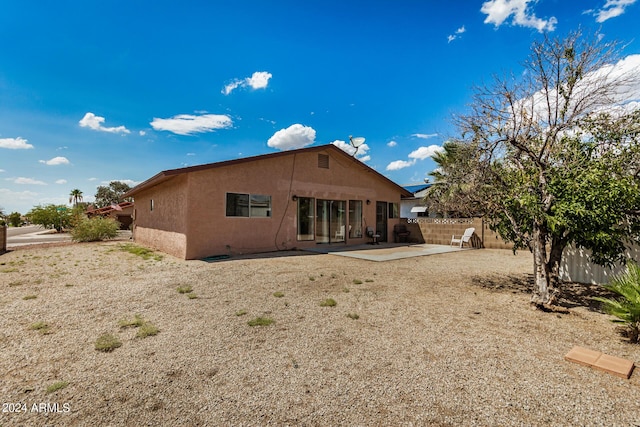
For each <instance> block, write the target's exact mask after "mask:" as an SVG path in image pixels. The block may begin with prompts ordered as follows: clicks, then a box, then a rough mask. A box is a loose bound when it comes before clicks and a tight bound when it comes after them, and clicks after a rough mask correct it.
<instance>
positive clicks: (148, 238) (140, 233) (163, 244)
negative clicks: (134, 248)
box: [135, 226, 187, 259]
mask: <svg viewBox="0 0 640 427" xmlns="http://www.w3.org/2000/svg"><path fill="white" fill-rule="evenodd" d="M135 241H136V243H139V244H142V245H144V246H148V247H150V248H153V249H158V250H160V251H162V252H165V253H168V254H170V255H173V256H175V257H177V258H182V259H184V258H186V248H187V236H186V235H184V234H183V233H174V232H172V231H165V230H158V229H155V228H146V227H140V226H136V231H135Z"/></svg>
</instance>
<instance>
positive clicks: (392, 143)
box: [387, 141, 398, 147]
mask: <svg viewBox="0 0 640 427" xmlns="http://www.w3.org/2000/svg"><path fill="white" fill-rule="evenodd" d="M396 145H398V143H397V142H395V141H389V142H387V147H395V146H396Z"/></svg>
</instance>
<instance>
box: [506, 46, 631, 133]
mask: <svg viewBox="0 0 640 427" xmlns="http://www.w3.org/2000/svg"><path fill="white" fill-rule="evenodd" d="M603 84H614V85H615V93H613V94H612V96H611V97H607V98H603V99H601V100H600V102H599V103H597V104H596V103H595V102H591V104H590V105H589V106H585V105H584V102H585V101H584V99H583V98H584V96H583V94H586V93H588V92H590V91H593V90H594V88H597V87H599V86H602V85H603ZM574 93H575V94H576V96H575V97H574V98H573V102H574V103H575V102H576V101H578V102H581V103H582V105H583V107H584V108H587V109H588V110H589V112H593V111H608V112H616V111H623V112H628V111H632V110H633V109H635V108H637V106H638V102H640V54H636V55H629V56H627V57H625V58H623V59H621V60H620V61H618V62H617V63H615V64H608V65H606V66H604V67H602V68H600V69H598V70H596V71H593V72H591V73H588V74H586V75H584V77H583V78H582V79H581V80H580V81H579V82H578V83H577V84H576V87H575V89H574ZM549 96H550V97H553V96H555V94H554V93H551V94H549ZM546 97H547V95H546V94H545V93H544V92H543V91H538V92H537V93H535V94H534V95H533V99H524V100H520V101H519V102H520V103H523V108H526V109H527V110H529V111H531V109H533V111H532V113H533V115H534V116H535V117H536V119H537V120H539V121H541V122H544V120H545V118H546V117H548V114H549V111H548V108H549V106H548V105H547V103H546ZM524 105H527V106H524ZM559 107H563V105H562V103H560V105H559ZM572 108H575V105H574V104H571V105H570V106H569V109H572Z"/></svg>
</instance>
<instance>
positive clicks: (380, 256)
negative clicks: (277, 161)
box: [310, 243, 468, 262]
mask: <svg viewBox="0 0 640 427" xmlns="http://www.w3.org/2000/svg"><path fill="white" fill-rule="evenodd" d="M310 250H311V251H312V252H319V253H327V254H331V255H338V256H344V257H350V258H358V259H364V260H367V261H376V262H380V261H392V260H396V259H403V258H412V257H418V256H426V255H434V254H443V253H448V252H460V251H464V250H468V249H466V248H464V249H460V248H459V247H457V246H448V245H432V244H427V243H425V244H420V245H406V244H405V245H397V244H395V245H394V244H388V245H384V246H382V245H361V246H354V247H350V248H348V249H347V248H345V246H333V247H319V248H313V249H310Z"/></svg>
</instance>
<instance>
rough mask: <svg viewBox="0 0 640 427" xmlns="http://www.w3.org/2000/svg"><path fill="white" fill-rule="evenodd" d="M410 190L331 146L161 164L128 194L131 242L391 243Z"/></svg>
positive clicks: (187, 246)
mask: <svg viewBox="0 0 640 427" xmlns="http://www.w3.org/2000/svg"><path fill="white" fill-rule="evenodd" d="M410 196H411V193H410V192H408V191H407V190H405V189H404V188H402V187H400V186H399V185H397V184H395V183H394V182H392V181H391V180H389V179H388V178H386V177H385V176H383V175H381V174H380V173H378V172H376V171H375V170H374V169H372V168H370V167H369V166H367V165H365V164H364V163H362V162H360V161H359V160H357V159H355V158H353V157H351V156H350V155H349V154H347V153H345V152H344V151H342V150H341V149H339V148H338V147H336V146H334V145H322V146H317V147H310V148H303V149H298V150H291V151H283V152H277V153H272V154H265V155H260V156H255V157H247V158H242V159H236V160H229V161H223V162H217V163H211V164H205V165H199V166H191V167H186V168H181V169H173V170H166V171H163V172H160V173H158V174H157V175H155V176H153V177H151V178H150V179H148V180H146V181H144V182H142V183H141V184H139V185H137V186H136V187H134V188H133V189H131V190H130V191H129V192H127V193H126V194H125V195H124V197H133V198H134V199H135V209H134V229H133V236H134V240H135V241H136V242H138V243H140V244H144V245H146V246H150V247H153V248H156V249H158V250H161V251H163V252H166V253H169V254H171V255H174V256H176V257H179V258H183V259H201V258H205V257H208V256H215V255H227V254H240V253H258V252H269V251H276V250H285V249H293V248H305V247H311V246H315V245H317V244H323V243H332V244H333V243H342V244H345V245H356V244H362V243H366V242H368V241H369V238H368V237H367V235H366V228H367V227H371V228H372V229H373V230H375V231H376V232H377V233H378V234H380V238H379V240H380V241H387V240H391V239H393V233H392V231H393V226H394V225H395V224H398V223H399V220H400V218H399V217H400V209H399V207H400V199H401V198H402V197H410Z"/></svg>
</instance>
